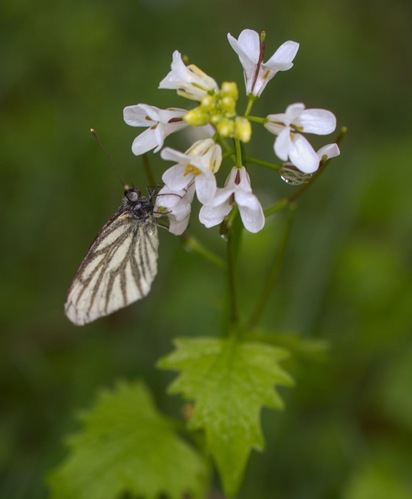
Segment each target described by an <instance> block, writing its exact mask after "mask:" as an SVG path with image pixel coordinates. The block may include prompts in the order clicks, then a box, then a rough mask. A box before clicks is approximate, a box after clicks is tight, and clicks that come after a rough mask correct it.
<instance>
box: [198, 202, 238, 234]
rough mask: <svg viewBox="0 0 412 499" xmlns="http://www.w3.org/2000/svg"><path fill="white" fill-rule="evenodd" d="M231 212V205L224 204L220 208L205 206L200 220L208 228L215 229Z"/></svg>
mask: <svg viewBox="0 0 412 499" xmlns="http://www.w3.org/2000/svg"><path fill="white" fill-rule="evenodd" d="M231 210H232V207H231V205H230V204H229V203H222V204H220V205H218V206H211V205H207V204H205V205H203V206H202V208H201V209H200V212H199V220H200V222H201V223H202V224H203V225H204V226H205V227H207V228H210V227H214V226H215V225H219V224H220V223H221V222H222V221H223V219H224V218H225V216H226V215H228V214H229V213H230V211H231Z"/></svg>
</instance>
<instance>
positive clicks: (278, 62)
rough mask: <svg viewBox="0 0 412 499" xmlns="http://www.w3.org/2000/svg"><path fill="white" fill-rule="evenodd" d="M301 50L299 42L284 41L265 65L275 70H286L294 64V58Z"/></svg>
mask: <svg viewBox="0 0 412 499" xmlns="http://www.w3.org/2000/svg"><path fill="white" fill-rule="evenodd" d="M298 50H299V43H296V42H292V41H287V42H285V43H283V44H282V45H281V46H280V47H279V48H278V49H277V50H276V52H275V53H274V54H273V55H272V57H271V58H270V59H269V60H268V61H267V62H265V64H264V66H265V67H267V68H268V69H271V70H275V71H286V70H288V69H290V68H291V67H292V66H293V63H292V61H293V59H294V58H295V56H296V54H297V52H298Z"/></svg>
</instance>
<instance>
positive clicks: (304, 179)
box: [279, 163, 312, 185]
mask: <svg viewBox="0 0 412 499" xmlns="http://www.w3.org/2000/svg"><path fill="white" fill-rule="evenodd" d="M279 175H280V178H281V179H282V180H283V181H284V182H286V183H287V184H289V185H301V184H306V183H308V182H309V180H310V179H311V177H312V174H311V173H303V172H301V171H300V170H298V169H297V168H296V166H294V165H292V163H285V164H284V166H283V167H282V168H281V169H280V171H279Z"/></svg>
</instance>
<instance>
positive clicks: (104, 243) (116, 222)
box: [65, 210, 159, 325]
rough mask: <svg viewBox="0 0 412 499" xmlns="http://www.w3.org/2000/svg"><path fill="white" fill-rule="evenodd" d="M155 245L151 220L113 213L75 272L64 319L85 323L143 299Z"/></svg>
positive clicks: (153, 271) (154, 263)
mask: <svg viewBox="0 0 412 499" xmlns="http://www.w3.org/2000/svg"><path fill="white" fill-rule="evenodd" d="M158 245H159V240H158V234H157V227H156V225H155V224H154V223H153V221H152V219H151V217H145V218H141V219H139V218H136V216H135V215H134V214H133V212H132V211H123V212H122V211H121V210H119V211H118V212H117V213H115V214H114V215H113V217H112V218H111V219H110V220H109V221H108V222H107V224H106V225H105V226H104V227H103V229H102V230H101V232H100V233H99V235H98V236H97V237H96V239H95V241H94V242H93V243H92V245H91V247H90V249H89V251H88V252H87V254H86V256H85V258H84V260H83V262H82V264H81V265H80V268H79V270H78V271H77V274H76V276H75V278H74V280H73V283H72V285H71V287H70V289H69V293H68V296H67V301H66V304H65V312H66V315H67V317H68V318H69V319H70V320H71V321H72V322H73V323H74V324H76V325H83V324H87V323H88V322H91V321H94V320H95V319H98V318H99V317H103V316H105V315H108V314H111V313H112V312H114V311H116V310H118V309H119V308H122V307H125V306H126V305H129V304H130V303H133V302H134V301H136V300H139V299H140V298H143V297H144V296H146V295H147V293H148V292H149V290H150V287H151V285H152V282H153V279H154V278H155V276H156V273H157V254H158Z"/></svg>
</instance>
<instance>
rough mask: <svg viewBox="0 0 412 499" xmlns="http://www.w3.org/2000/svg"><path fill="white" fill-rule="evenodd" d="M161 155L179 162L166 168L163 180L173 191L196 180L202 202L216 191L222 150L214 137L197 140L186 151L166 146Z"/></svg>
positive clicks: (206, 200) (196, 187)
mask: <svg viewBox="0 0 412 499" xmlns="http://www.w3.org/2000/svg"><path fill="white" fill-rule="evenodd" d="M161 157H162V158H163V159H166V160H170V161H175V162H176V163H177V164H175V165H174V166H172V167H171V168H169V169H168V170H166V171H165V172H164V174H163V177H162V179H163V182H164V183H165V184H166V185H167V187H169V189H171V190H172V191H180V190H182V189H186V188H187V187H188V186H189V184H190V183H191V182H192V181H193V180H194V183H195V189H196V194H197V197H198V199H199V201H200V202H201V203H207V202H208V201H209V200H210V199H211V198H212V197H213V196H214V194H215V192H216V178H215V173H216V172H217V170H218V169H219V167H220V164H221V162H222V150H221V148H220V146H219V145H217V144H215V142H214V141H213V140H212V139H203V140H198V141H197V142H195V143H194V144H193V145H192V146H191V147H190V148H189V149H188V150H187V151H186V152H185V153H182V152H179V151H176V150H175V149H171V148H170V147H166V148H165V149H163V150H162V152H161Z"/></svg>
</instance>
